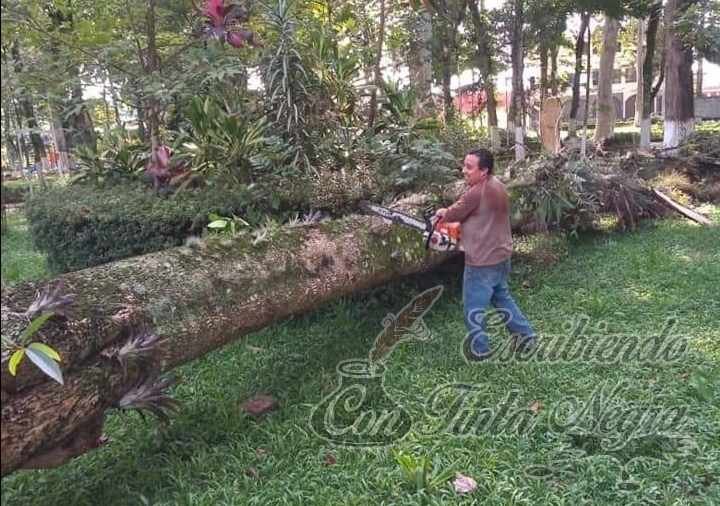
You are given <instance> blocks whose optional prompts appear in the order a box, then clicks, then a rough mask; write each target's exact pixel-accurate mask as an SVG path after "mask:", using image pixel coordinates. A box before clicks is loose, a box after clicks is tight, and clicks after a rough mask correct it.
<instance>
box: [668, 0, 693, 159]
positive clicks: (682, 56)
mask: <svg viewBox="0 0 720 506" xmlns="http://www.w3.org/2000/svg"><path fill="white" fill-rule="evenodd" d="M693 3H694V0H668V2H667V3H666V5H665V28H666V32H665V33H666V36H665V110H664V114H665V129H664V139H663V147H664V148H666V149H670V150H672V149H674V148H676V147H678V146H679V145H680V144H681V143H682V142H683V141H684V140H685V139H686V138H687V137H688V136H689V135H690V134H691V133H692V132H693V131H694V130H695V102H694V96H693V95H694V93H693V92H694V89H693V75H692V63H693V51H692V47H689V46H686V45H685V44H684V43H683V41H682V35H681V34H680V33H679V31H678V28H677V27H676V25H675V23H676V21H677V18H678V17H679V16H680V15H681V14H682V13H684V12H685V11H686V10H687V9H688V8H689V7H690V6H691V5H692V4H693Z"/></svg>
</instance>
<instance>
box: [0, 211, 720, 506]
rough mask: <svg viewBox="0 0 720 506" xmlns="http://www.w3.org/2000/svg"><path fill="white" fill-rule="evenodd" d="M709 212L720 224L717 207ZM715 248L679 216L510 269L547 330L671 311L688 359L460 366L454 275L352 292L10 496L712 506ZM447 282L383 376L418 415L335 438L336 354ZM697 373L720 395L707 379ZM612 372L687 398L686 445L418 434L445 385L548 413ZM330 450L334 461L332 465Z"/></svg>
mask: <svg viewBox="0 0 720 506" xmlns="http://www.w3.org/2000/svg"><path fill="white" fill-rule="evenodd" d="M714 215H715V219H716V220H717V219H720V209H718V208H715V209H714ZM718 244H720V229H718V228H700V227H698V226H696V225H694V224H691V223H688V222H687V221H684V220H679V219H672V220H666V221H662V222H659V223H657V224H648V225H646V226H645V227H644V228H643V229H641V230H639V231H637V232H633V233H628V234H623V235H608V234H596V235H593V236H585V237H583V238H582V239H580V240H578V241H575V242H572V243H570V245H569V247H570V254H569V256H568V257H567V258H566V259H565V260H564V261H563V262H561V263H559V264H557V265H555V266H553V267H549V268H545V269H537V268H533V269H529V268H527V266H522V265H518V266H517V267H518V268H517V270H516V274H515V276H514V277H513V289H514V292H515V294H516V298H517V299H518V301H519V303H520V305H521V306H522V307H523V308H524V310H525V312H526V313H527V314H528V316H529V317H530V318H531V320H532V321H533V323H534V325H535V326H536V328H537V330H538V331H540V333H541V334H545V335H550V334H552V333H557V332H560V331H561V330H562V329H563V325H564V324H565V322H567V321H568V320H569V319H572V318H574V317H576V316H577V315H580V314H584V315H587V316H588V317H590V318H591V321H592V322H593V323H597V322H599V321H601V320H602V321H606V322H607V324H608V327H607V330H605V331H604V333H617V334H626V335H640V336H648V335H652V334H654V333H657V332H658V331H659V329H660V327H661V326H662V323H663V322H664V320H665V318H666V317H668V316H674V317H676V318H677V319H678V322H679V323H678V327H677V331H676V332H677V333H678V334H679V335H681V336H683V337H685V338H687V339H688V341H689V343H690V345H691V350H692V351H691V352H690V353H689V354H688V356H687V357H686V358H685V359H684V360H683V361H682V362H681V363H675V364H663V365H658V364H640V363H636V364H632V363H630V364H616V365H601V364H532V363H527V364H521V363H514V364H497V363H495V364H494V363H485V364H472V365H469V364H466V363H465V362H464V360H463V359H462V357H461V354H460V343H461V341H462V338H463V335H464V327H463V323H462V318H461V299H460V284H459V280H458V277H459V274H458V273H457V272H454V273H445V274H433V275H426V276H424V277H417V278H413V279H411V280H408V281H406V282H404V283H400V284H398V285H395V286H393V287H387V288H383V289H377V290H372V291H369V292H366V293H364V294H362V295H358V296H356V297H352V298H345V299H342V300H340V301H338V302H336V303H334V304H331V305H329V306H328V307H326V308H324V309H323V310H320V311H317V312H315V313H313V314H311V315H308V316H305V317H300V318H296V319H293V320H289V321H286V322H283V323H280V324H277V325H274V326H272V327H269V328H266V329H264V330H263V331H261V332H257V333H255V334H252V335H250V336H247V337H245V338H243V339H242V340H240V341H239V342H237V343H235V344H233V345H230V346H228V347H225V348H224V349H222V350H219V351H217V352H214V353H212V354H210V355H208V356H206V357H204V358H202V359H200V360H197V361H195V362H194V363H192V364H189V365H187V366H184V367H182V368H181V369H180V370H179V371H178V372H179V374H180V376H181V378H182V383H181V384H180V385H179V386H178V387H177V388H176V390H175V394H176V396H177V398H178V399H180V400H181V401H182V402H183V407H182V410H181V411H180V413H179V415H178V416H177V417H176V418H175V419H174V420H173V422H172V424H171V425H170V426H169V427H168V428H167V429H164V430H159V429H158V426H157V424H156V423H155V422H154V421H149V422H143V421H141V420H140V419H139V417H138V416H137V415H135V414H132V413H131V414H122V415H121V414H113V415H111V416H110V417H109V420H108V422H107V425H106V429H107V432H108V434H109V435H110V436H111V438H112V442H111V443H110V444H109V445H108V446H107V447H105V448H103V449H100V450H98V451H95V452H92V453H90V454H87V455H85V456H83V457H80V458H78V459H76V460H75V461H73V462H71V463H70V464H68V465H66V466H64V467H61V468H58V469H55V470H48V471H21V472H17V473H15V474H14V475H11V476H10V477H7V478H5V479H4V480H3V484H2V485H3V486H2V502H3V504H7V505H13V504H18V505H20V504H22V505H31V504H38V505H40V504H42V505H46V504H63V505H64V504H72V505H84V504H88V505H90V504H92V505H95V504H158V505H160V504H162V505H171V504H173V505H174V504H203V505H205V504H207V505H214V504H258V505H265V504H362V505H366V504H403V505H415V504H438V505H439V504H455V503H462V504H495V505H506V504H528V505H531V504H532V505H535V504H608V505H609V504H708V505H709V504H718V503H719V502H720V478H719V477H720V394H719V392H720V388H717V386H718V382H717V381H718V380H717V378H718V372H719V367H718V365H719V362H720V345H719V344H718V343H720V325H719V324H718V322H717V315H718V314H720V289H719V288H718V280H720V250H719V249H718ZM4 255H5V253H4V252H3V262H4V260H5V256H4ZM521 273H522V274H521ZM3 276H4V274H3ZM521 276H522V277H521ZM437 282H442V283H444V284H445V288H446V291H445V293H444V295H443V297H442V299H441V300H440V301H439V302H438V303H437V304H436V305H435V307H434V308H433V309H432V311H431V312H430V313H429V314H428V316H427V317H426V318H425V321H426V323H427V325H428V326H429V328H430V329H431V330H432V332H433V336H434V337H433V339H432V340H430V341H427V342H422V343H421V342H412V343H405V344H402V345H400V346H399V348H398V349H396V350H395V351H394V352H393V354H392V355H391V357H390V360H389V363H388V372H387V374H386V378H385V384H386V388H387V390H388V392H390V393H391V394H392V396H393V398H394V399H396V400H397V401H398V402H399V403H401V404H402V405H403V406H404V407H405V408H406V409H407V410H408V412H410V413H411V415H412V419H413V430H412V431H411V433H410V434H409V435H408V436H407V437H406V438H405V439H404V440H402V441H401V442H398V443H396V444H394V445H393V447H391V448H382V449H365V450H361V449H352V448H337V447H333V446H331V445H330V444H328V443H325V442H323V441H322V440H320V439H319V438H317V437H316V436H314V435H313V434H312V432H311V431H310V430H309V428H308V423H307V420H308V416H309V413H310V410H311V408H312V406H313V405H315V404H316V403H318V402H319V401H320V400H321V399H322V398H323V396H325V395H327V394H329V393H331V392H332V391H333V389H334V388H335V387H336V384H337V383H336V380H337V374H336V371H335V366H336V364H337V363H338V362H339V361H340V360H343V359H347V358H353V357H364V356H367V353H368V350H369V349H370V346H371V344H372V341H373V339H374V337H375V335H376V334H377V332H378V331H379V329H380V328H381V327H380V322H381V320H382V318H383V316H385V315H386V314H387V312H388V311H393V312H394V311H397V310H398V309H400V308H401V307H402V306H404V305H405V304H406V303H407V302H408V301H409V300H410V298H411V297H412V296H413V295H415V294H417V293H418V292H419V291H421V290H423V289H424V288H426V287H429V286H433V285H434V284H436V283H437ZM578 339H582V338H578ZM495 342H496V343H497V341H495ZM703 371H705V372H704V373H703ZM703 377H709V378H710V381H711V382H712V381H714V387H713V384H712V383H711V385H710V388H709V390H708V389H703V388H702V387H701V383H702V381H703V380H702V378H703ZM713 378H714V379H713ZM620 381H626V382H627V383H628V385H627V389H626V390H625V391H623V392H621V394H620V399H621V400H622V401H626V402H631V401H634V402H643V401H645V402H649V403H651V404H652V406H655V407H659V408H662V407H664V408H668V407H671V406H678V405H684V406H687V409H688V417H689V423H688V425H687V427H686V428H684V429H682V430H681V431H680V432H682V433H683V434H684V435H685V437H684V438H683V439H673V438H666V437H659V436H658V437H653V436H651V435H650V436H647V437H646V438H640V439H637V440H635V441H633V442H632V444H629V445H628V446H627V447H626V448H624V449H622V450H619V451H618V452H615V453H614V454H613V455H614V456H616V457H617V458H618V459H620V461H622V462H625V463H627V465H626V466H625V470H624V471H622V470H621V469H620V467H619V465H618V464H617V462H616V461H613V460H612V459H611V458H610V457H609V456H608V454H605V452H603V451H599V450H598V448H597V445H596V444H594V443H593V439H592V437H587V436H586V437H584V438H583V437H579V436H577V435H575V436H573V435H572V434H570V433H564V432H552V431H549V430H548V425H547V424H545V423H543V422H541V423H539V425H538V428H537V429H536V430H535V431H533V432H532V433H530V434H529V435H523V436H518V435H515V434H511V433H507V432H499V433H484V434H481V435H479V436H477V437H466V438H460V437H457V436H453V435H450V434H444V433H439V434H438V433H434V434H429V435H424V434H423V430H422V429H423V428H426V427H428V426H429V424H430V423H431V422H432V419H431V417H430V416H429V415H428V414H427V413H425V412H424V409H423V402H424V399H425V398H426V397H427V396H428V395H429V394H430V392H432V391H433V389H435V388H436V387H437V386H439V385H442V384H445V383H451V382H463V383H471V384H476V385H478V387H479V388H480V391H481V392H482V394H481V398H482V400H483V403H484V404H483V407H492V408H496V407H497V405H498V404H499V403H500V401H501V400H502V399H503V397H504V396H505V394H506V393H507V392H508V391H510V390H517V392H518V395H519V401H518V402H519V406H520V407H526V406H529V405H531V404H532V403H533V402H534V401H540V403H542V410H541V411H540V415H538V416H541V415H542V414H543V413H545V412H549V411H550V410H551V408H552V407H553V406H556V405H557V403H558V402H560V401H562V400H563V399H565V398H566V396H575V397H576V398H578V399H580V400H585V401H587V400H588V396H589V395H590V393H591V392H592V391H593V389H594V388H595V387H596V386H597V385H601V384H603V383H604V382H610V383H617V382H620ZM713 388H714V389H713ZM256 392H266V393H271V394H272V395H274V396H275V397H276V398H277V399H278V400H279V402H280V409H279V410H278V411H276V412H274V413H272V414H270V415H268V416H266V418H265V419H262V420H259V421H255V420H253V419H251V418H248V417H247V416H245V415H243V414H242V412H241V410H240V407H239V406H240V404H241V403H242V402H243V401H244V400H245V399H247V398H248V397H250V396H251V395H253V394H254V393H256ZM392 449H397V450H403V451H405V452H409V453H412V454H414V455H416V456H420V455H425V456H427V457H429V458H430V459H431V460H432V461H433V462H434V466H435V472H436V473H438V472H440V471H450V472H455V471H457V472H461V473H463V474H465V475H469V476H471V477H474V478H475V479H476V480H477V482H478V490H477V491H476V492H475V493H474V494H473V495H470V496H467V497H459V496H458V495H456V494H455V492H454V491H453V490H452V489H451V486H450V485H449V484H448V483H444V484H442V485H440V486H439V487H437V488H436V489H434V490H432V491H423V492H419V493H416V492H415V488H414V487H413V486H411V485H408V484H406V483H405V482H404V481H403V478H402V472H401V469H400V467H399V466H398V464H397V463H396V462H395V460H394V458H393V453H392ZM569 451H575V452H576V458H575V459H574V461H573V463H574V464H575V465H574V467H573V469H572V470H571V472H569V474H565V475H557V476H555V477H552V478H549V479H546V480H534V479H530V478H528V477H526V476H525V473H524V470H525V469H527V468H528V467H529V466H531V465H538V464H547V463H549V462H550V463H551V462H553V460H554V459H555V458H559V457H561V456H562V455H565V454H567V452H569ZM328 453H331V454H332V455H334V457H335V459H336V463H335V464H334V465H326V464H325V463H324V460H325V456H326V454H328ZM580 457H582V458H580Z"/></svg>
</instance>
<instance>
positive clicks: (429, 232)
mask: <svg viewBox="0 0 720 506" xmlns="http://www.w3.org/2000/svg"><path fill="white" fill-rule="evenodd" d="M360 208H361V209H363V210H364V211H366V212H369V213H372V214H374V215H376V216H380V217H381V218H383V219H384V220H385V221H386V222H391V223H395V224H397V225H403V226H405V227H410V228H412V229H414V230H417V231H419V232H422V234H423V240H424V241H425V249H433V250H437V251H462V245H461V244H460V223H445V222H442V223H440V225H439V226H438V220H437V219H433V217H434V216H435V213H434V212H433V211H432V210H429V209H428V210H426V211H425V212H424V213H423V218H422V219H420V218H416V217H415V216H411V215H409V214H406V213H403V212H401V211H396V210H394V209H389V208H387V207H383V206H379V205H377V204H373V203H371V202H361V203H360Z"/></svg>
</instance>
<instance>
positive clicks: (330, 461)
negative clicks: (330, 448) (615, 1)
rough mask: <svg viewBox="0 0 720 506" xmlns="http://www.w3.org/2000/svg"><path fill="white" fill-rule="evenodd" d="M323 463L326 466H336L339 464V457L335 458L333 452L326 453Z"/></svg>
mask: <svg viewBox="0 0 720 506" xmlns="http://www.w3.org/2000/svg"><path fill="white" fill-rule="evenodd" d="M323 464H325V465H326V466H334V465H335V464H337V459H336V458H335V455H333V454H332V453H326V454H325V458H324V459H323Z"/></svg>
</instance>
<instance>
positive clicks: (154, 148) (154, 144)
mask: <svg viewBox="0 0 720 506" xmlns="http://www.w3.org/2000/svg"><path fill="white" fill-rule="evenodd" d="M156 5H157V0H149V1H148V9H147V13H146V16H145V33H146V36H147V48H146V50H145V54H144V55H143V56H144V62H143V63H144V65H143V68H144V70H145V75H146V76H148V77H149V78H151V79H152V77H154V76H153V74H155V72H156V71H157V70H159V69H160V56H159V55H158V52H157V42H156V30H155V7H156ZM145 122H146V124H147V128H148V134H149V136H150V163H151V164H157V163H158V160H157V155H158V151H159V148H160V104H159V101H158V99H157V97H154V96H145Z"/></svg>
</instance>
